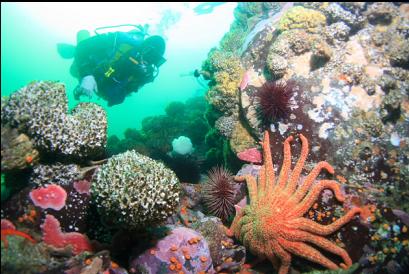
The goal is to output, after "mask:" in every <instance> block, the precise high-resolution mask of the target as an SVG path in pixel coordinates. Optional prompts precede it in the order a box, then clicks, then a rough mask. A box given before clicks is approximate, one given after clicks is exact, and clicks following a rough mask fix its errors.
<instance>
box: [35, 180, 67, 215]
mask: <svg viewBox="0 0 409 274" xmlns="http://www.w3.org/2000/svg"><path fill="white" fill-rule="evenodd" d="M30 198H31V200H32V201H33V203H34V205H36V206H39V207H41V208H42V209H46V208H52V209H55V210H60V209H61V208H63V207H64V206H65V200H66V199H67V192H66V191H65V190H64V189H63V188H62V187H60V186H59V185H54V184H53V185H49V186H46V187H41V188H37V189H34V190H32V191H31V192H30Z"/></svg>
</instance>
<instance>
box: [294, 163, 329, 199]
mask: <svg viewBox="0 0 409 274" xmlns="http://www.w3.org/2000/svg"><path fill="white" fill-rule="evenodd" d="M323 169H326V170H327V171H328V172H329V173H331V174H334V168H333V167H332V166H331V165H330V164H328V163H327V162H319V163H318V164H317V165H316V166H315V167H314V168H313V169H312V170H311V172H310V174H308V176H307V177H306V178H305V180H304V182H303V184H302V185H301V186H300V187H299V188H298V189H297V191H296V192H295V193H294V197H295V199H296V201H300V200H301V199H302V198H303V197H304V196H305V194H306V193H307V192H308V190H309V189H310V186H311V185H312V184H313V183H314V181H315V179H317V177H318V175H319V174H320V172H321V170H323ZM294 187H295V186H294Z"/></svg>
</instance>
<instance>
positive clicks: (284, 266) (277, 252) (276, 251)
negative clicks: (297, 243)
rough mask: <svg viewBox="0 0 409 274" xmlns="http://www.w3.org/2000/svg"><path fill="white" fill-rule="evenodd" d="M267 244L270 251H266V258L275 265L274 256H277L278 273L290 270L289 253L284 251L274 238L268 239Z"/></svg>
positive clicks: (281, 273)
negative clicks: (279, 262) (278, 260)
mask: <svg viewBox="0 0 409 274" xmlns="http://www.w3.org/2000/svg"><path fill="white" fill-rule="evenodd" d="M268 244H269V245H270V247H271V251H269V252H268V253H267V258H268V260H269V261H270V262H271V263H272V264H273V265H276V257H278V258H279V259H280V261H281V265H280V268H279V270H278V274H287V273H288V271H289V270H290V264H291V254H290V253H288V252H287V251H285V250H284V248H282V247H281V245H280V244H279V243H278V242H277V241H276V240H274V239H272V240H269V242H268Z"/></svg>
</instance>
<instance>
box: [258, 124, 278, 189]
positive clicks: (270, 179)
mask: <svg viewBox="0 0 409 274" xmlns="http://www.w3.org/2000/svg"><path fill="white" fill-rule="evenodd" d="M263 158H264V168H265V174H266V176H265V179H264V180H263V181H260V183H261V185H262V189H264V190H265V189H269V187H270V184H274V183H275V180H276V178H275V174H274V169H273V159H272V157H271V149H270V134H269V133H268V131H266V132H265V133H264V139H263Z"/></svg>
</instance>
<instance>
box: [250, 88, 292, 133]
mask: <svg viewBox="0 0 409 274" xmlns="http://www.w3.org/2000/svg"><path fill="white" fill-rule="evenodd" d="M293 95H294V83H293V82H282V81H280V82H266V83H264V85H263V86H262V87H261V88H259V89H258V92H257V93H256V97H257V101H256V107H257V113H258V116H259V118H260V119H261V121H262V123H263V124H264V125H269V124H270V123H272V122H274V121H277V120H278V119H283V118H287V117H288V115H289V114H290V112H291V102H290V100H291V97H292V96H293Z"/></svg>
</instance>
